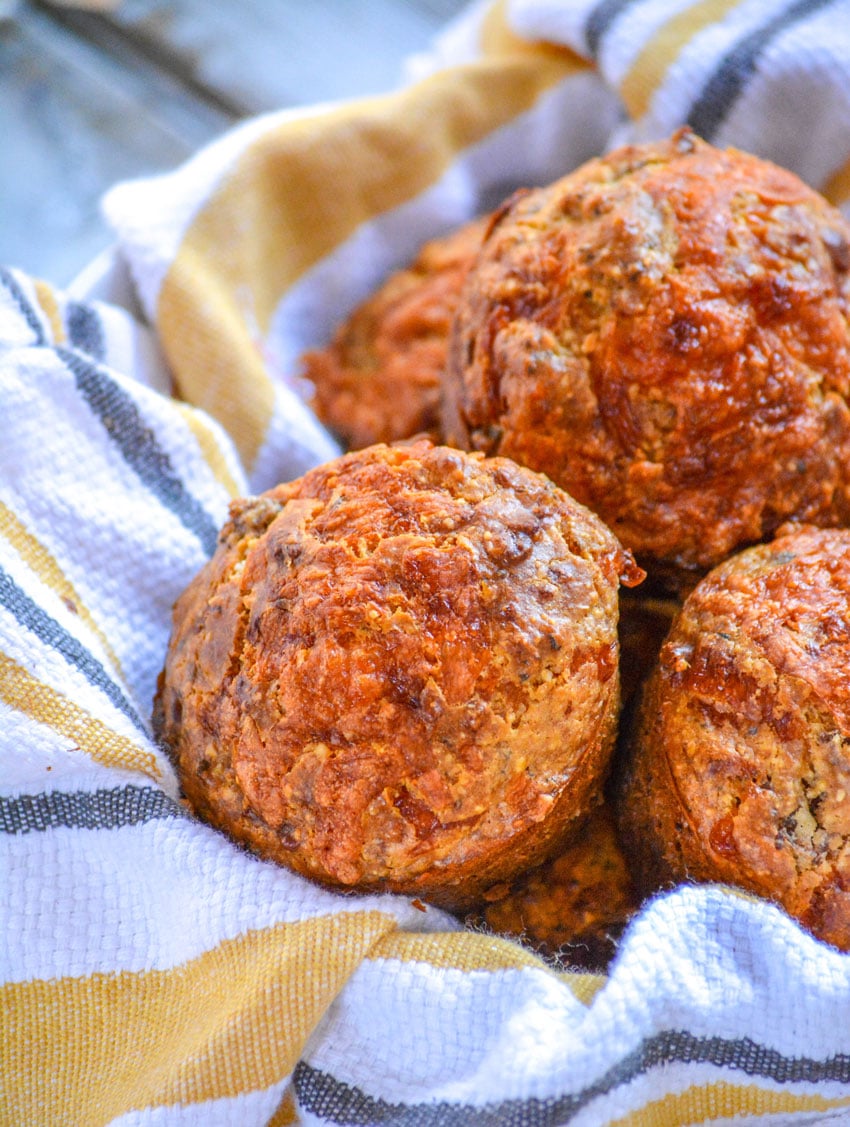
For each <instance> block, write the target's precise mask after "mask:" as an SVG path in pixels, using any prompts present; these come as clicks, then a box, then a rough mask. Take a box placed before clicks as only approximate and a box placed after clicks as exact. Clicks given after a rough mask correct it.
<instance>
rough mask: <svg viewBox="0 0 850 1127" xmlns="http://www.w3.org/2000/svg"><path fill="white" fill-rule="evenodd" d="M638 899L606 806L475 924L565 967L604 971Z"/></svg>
mask: <svg viewBox="0 0 850 1127" xmlns="http://www.w3.org/2000/svg"><path fill="white" fill-rule="evenodd" d="M637 908H638V897H637V893H636V891H635V888H634V885H633V883H632V879H631V875H630V873H629V869H628V866H627V864H626V859H625V857H624V855H623V851H622V849H621V847H620V843H619V840H618V838H617V830H616V827H615V825H614V820H613V817H612V815H611V809H610V807H609V806H608V805H607V804H605V805H603V806H600V807H599V808H598V809H597V810H595V811H594V812H593V814H591V816H590V819H589V821H588V822H587V824H586V825H585V827H584V828H583V830H582V831H581V833H580V835H579V836H578V837H577V838H576V840H575V841H574V842H573V843H572V844H571V845H569V846H568V847H567V848H566V849H565V850H564V852H562V853H560V854H559V855H558V856H557V857H555V858H554V859H553V860H552V861H548V862H546V863H545V864H543V865H540V866H538V867H537V868H535V869H532V870H531V872H529V873H527V874H524V875H523V876H521V877H519V878H518V880H516V881H515V882H514V884H513V886H512V887H511V888H510V890H509V891H508V892H507V895H505V896H504V897H503V898H501V899H498V900H496V901H495V902H493V903H490V904H487V905H486V906H485V907H484V908H483V910H482V911H481V914H480V915H481V919H482V920H483V921H484V922H485V923H486V924H487V926H488V927H489V928H491V929H492V930H493V931H496V932H499V933H500V934H502V935H510V936H515V937H517V938H522V939H523V941H524V942H525V943H526V944H528V945H529V946H531V947H533V948H535V949H536V950H539V951H540V952H542V953H543V954H545V955H549V956H551V957H555V958H557V959H558V960H559V961H561V962H562V963H564V964H565V965H569V966H573V967H575V966H581V967H585V968H587V969H595V970H598V969H604V967H605V965H606V964H607V963H608V961H609V960H610V958H611V956H612V955H613V954H614V947H615V944H616V941H617V939H618V938H619V937H620V935H621V933H622V931H623V929H624V928H625V926H626V924H627V923H628V921H629V919H630V918H631V916H632V915H634V913H635V912H636V911H637Z"/></svg>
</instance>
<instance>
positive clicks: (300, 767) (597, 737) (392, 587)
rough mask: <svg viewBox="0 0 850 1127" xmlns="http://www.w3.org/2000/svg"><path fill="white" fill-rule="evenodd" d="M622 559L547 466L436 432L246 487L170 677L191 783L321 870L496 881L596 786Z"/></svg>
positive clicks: (177, 645)
mask: <svg viewBox="0 0 850 1127" xmlns="http://www.w3.org/2000/svg"><path fill="white" fill-rule="evenodd" d="M621 577H622V578H623V579H624V580H625V581H626V582H635V581H636V580H637V579H638V578H639V577H640V572H639V571H638V569H636V568H635V566H634V563H633V561H632V560H631V558H630V556H628V554H627V553H625V552H624V551H623V550H622V549H621V547H620V545H619V544H618V543H617V541H616V539H615V538H614V537H613V536H612V535H611V533H610V532H609V531H608V530H607V529H606V528H605V527H604V526H603V525H602V523H601V522H600V521H599V520H598V519H597V518H596V517H595V516H593V515H592V514H591V513H589V512H588V511H587V510H586V509H584V508H583V507H582V506H580V505H578V504H577V503H575V502H574V501H572V499H571V498H569V497H568V496H567V495H566V494H564V493H563V491H562V490H560V489H558V488H557V487H556V486H554V485H553V484H552V483H551V482H549V481H548V480H547V479H545V478H544V477H542V476H540V475H537V474H534V473H531V472H530V471H528V470H525V469H522V468H520V467H518V466H516V465H514V464H513V463H511V462H509V461H507V460H504V459H494V460H487V459H485V458H484V457H483V456H481V455H478V454H474V455H470V454H465V453H463V452H461V451H457V450H451V449H448V448H444V447H434V446H432V445H431V444H430V443H429V442H427V441H425V440H422V441H419V442H417V443H415V444H414V445H411V446H409V447H386V446H376V447H370V448H368V449H366V450H363V451H360V452H357V453H353V454H349V455H346V456H344V457H342V458H340V459H338V460H336V461H335V462H332V463H329V464H328V465H326V466H323V467H320V468H318V469H316V470H313V471H311V472H310V473H308V474H306V475H305V476H304V477H303V478H301V479H299V480H298V481H296V482H292V483H289V484H287V485H282V486H279V487H278V488H276V489H274V490H271V491H270V492H269V493H267V494H264V495H263V496H261V497H259V498H254V499H248V500H246V501H242V502H239V503H237V504H235V505H234V507H233V509H232V514H231V520H230V522H229V523H228V524H227V525H226V526H225V528H224V530H223V532H222V535H221V540H220V546H219V549H218V551H217V552H216V554H215V556H214V558H213V559H212V561H211V562H210V564H209V565H208V566H207V567H206V568H205V569H204V571H203V572H202V573H201V574H200V575H199V576H198V577H197V579H196V580H195V581H194V583H193V584H192V585H191V586H190V588H189V589H188V591H187V592H186V593H185V594H184V595H183V596H182V597H181V599H180V600H179V601H178V603H177V605H176V607H175V612H174V633H173V637H172V642H171V647H170V650H169V655H168V660H167V664H166V670H165V675H164V679H163V685H162V689H161V693H160V705H159V711H160V720H159V724H160V729H161V734H162V736H163V738H164V740H165V742H166V744H167V745H168V746H169V747H170V748H171V750H172V754H173V755H174V757H175V760H176V762H177V764H178V768H179V770H180V774H181V779H182V781H183V785H184V789H185V791H186V794H187V796H188V797H189V799H190V801H191V802H192V803H193V804H194V805H195V806H196V809H199V810H200V811H201V812H202V813H205V814H206V815H207V816H211V817H212V820H214V821H216V823H217V824H219V825H223V826H224V827H225V828H227V829H229V830H231V832H234V833H235V834H236V836H238V837H240V838H241V839H242V840H246V841H248V842H249V844H252V845H254V846H255V847H257V848H258V849H260V850H261V851H262V852H265V853H266V854H268V855H273V856H275V857H276V859H278V860H282V861H283V862H284V863H287V864H290V865H291V866H292V867H294V868H296V869H299V870H300V871H302V872H305V873H307V874H308V875H311V876H314V877H317V878H318V879H320V880H323V881H325V882H327V883H331V884H336V885H343V886H351V885H357V886H360V887H364V886H366V887H369V886H374V887H378V886H380V887H392V888H396V887H397V888H408V887H410V888H411V889H413V890H421V891H422V892H423V894H426V893H427V892H428V891H429V889H430V888H431V884H432V883H435V884H436V885H439V886H441V885H442V884H444V883H448V884H449V885H451V886H458V885H462V884H463V881H464V880H466V879H467V878H469V880H471V881H472V882H473V883H476V884H477V885H480V886H481V887H485V886H486V885H487V884H488V883H492V882H493V880H496V879H501V877H502V876H503V875H504V872H503V870H505V869H508V870H511V871H512V870H513V869H514V868H515V867H520V866H521V865H522V864H524V863H526V862H527V861H528V857H526V855H525V853H524V852H523V850H524V849H525V846H524V845H523V844H522V843H523V842H524V841H526V840H527V842H528V843H529V844H528V848H529V849H530V851H531V855H539V854H540V853H541V852H545V851H546V849H547V848H548V844H549V839H550V837H554V836H557V834H559V833H560V832H561V831H562V830H563V826H564V824H565V823H567V822H569V821H572V820H574V819H577V818H578V817H580V816H581V815H583V814H584V813H585V812H586V811H587V810H588V809H589V808H590V806H591V805H592V804H593V802H594V801H595V796H596V792H597V791H598V789H599V786H600V784H601V777H602V774H603V773H604V769H605V765H606V762H607V756H608V753H609V751H610V744H611V740H612V738H613V727H614V724H615V721H616V710H617V700H618V692H617V684H618V678H617V589H618V585H619V582H620V579H621ZM559 803H560V805H559ZM553 813H554V817H553V818H552V820H551V822H550V815H552V814H553ZM544 822H545V823H546V829H545V832H542V830H541V827H542V826H543V824H544ZM491 861H492V862H493V866H494V867H492V871H491V867H488V866H490V862H491ZM420 877H421V880H419V878H420ZM417 882H418V883H417Z"/></svg>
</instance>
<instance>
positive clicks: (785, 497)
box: [444, 130, 850, 589]
mask: <svg viewBox="0 0 850 1127" xmlns="http://www.w3.org/2000/svg"><path fill="white" fill-rule="evenodd" d="M849 300H850V226H848V224H847V223H846V221H845V220H844V219H843V218H842V216H841V215H840V214H839V212H837V211H836V210H835V209H834V208H832V207H831V206H829V205H828V204H827V203H826V201H825V200H823V199H822V198H821V197H820V196H819V195H818V194H817V193H815V192H814V191H812V190H811V189H810V188H808V187H806V185H805V184H803V183H802V182H801V181H800V180H799V179H798V178H797V177H796V176H794V175H792V174H791V173H790V172H787V171H785V170H783V169H780V168H778V167H776V166H775V165H773V164H770V163H768V162H766V161H764V160H759V159H756V158H755V157H753V156H749V155H747V154H745V153H742V152H738V151H735V150H725V151H720V150H718V149H716V148H713V147H712V146H710V145H708V144H705V143H704V142H702V141H700V140H699V139H698V138H697V137H696V136H694V135H693V134H692V133H690V132H688V131H686V130H682V131H680V132H678V133H677V134H675V135H674V136H673V137H672V139H670V140H668V141H665V142H661V143H656V144H648V145H636V146H629V147H625V148H621V149H618V150H617V151H615V152H613V153H611V154H610V155H608V156H606V157H604V158H601V159H597V160H593V161H591V162H590V163H588V164H586V165H584V166H582V167H581V168H580V169H578V170H577V171H576V172H574V173H572V174H571V175H569V176H567V177H565V178H563V179H561V180H558V181H557V182H555V183H554V184H552V185H550V186H548V187H545V188H541V189H537V190H533V191H529V192H525V193H520V194H518V195H517V196H515V197H514V198H513V199H512V200H511V201H509V202H508V203H507V204H506V205H505V207H504V208H503V210H502V212H501V215H499V216H497V217H496V218H495V219H494V222H493V226H492V230H491V232H490V234H489V236H488V238H487V239H486V241H485V243H484V247H483V250H482V252H481V254H480V255H479V257H478V259H477V261H476V263H475V266H474V268H473V269H472V270H471V271H470V273H469V274H468V276H467V280H466V283H465V286H464V289H463V293H462V296H461V302H460V305H459V307H458V313H457V315H456V319H455V323H454V326H453V330H452V340H451V344H450V350H449V360H448V367H447V373H446V387H445V404H444V425H445V437H446V441H448V442H449V443H451V444H454V445H458V446H461V447H463V448H467V449H475V450H481V451H483V452H485V453H486V454H488V455H504V456H508V457H511V458H514V459H515V460H517V461H518V462H521V463H522V464H524V465H527V466H530V467H531V468H533V469H536V470H539V471H541V472H543V473H546V474H548V475H549V476H550V477H551V478H552V479H553V480H554V481H555V482H557V483H558V484H559V485H561V486H562V487H563V488H564V489H566V490H567V491H568V492H569V493H570V494H572V495H573V496H574V497H575V498H576V499H577V500H579V501H581V502H582V503H583V504H585V505H587V506H588V507H589V508H591V509H592V510H593V511H594V512H596V513H597V514H598V515H600V516H601V517H602V519H603V520H604V521H605V522H606V524H608V525H609V527H610V528H611V529H612V530H613V531H614V533H615V534H616V535H617V536H618V538H619V539H620V540H621V542H622V543H623V544H624V545H625V546H626V547H628V548H630V549H632V551H633V552H634V553H635V555H636V557H637V559H638V562H639V563H641V564H642V565H643V566H645V567H646V569H647V572H648V574H649V578H650V580H652V579H653V578H655V579H658V580H659V582H663V583H664V584H666V585H667V586H668V587H670V588H674V589H677V588H679V587H684V588H686V587H688V586H692V585H693V582H695V580H696V579H697V578H699V576H700V575H701V574H703V573H704V572H705V571H706V570H708V569H709V568H711V567H712V566H714V565H715V564H717V563H719V562H720V561H721V560H723V559H724V558H726V557H727V556H728V555H730V554H731V553H732V552H734V551H735V550H737V549H738V548H740V547H744V546H747V545H749V544H752V543H758V542H760V541H764V540H767V539H769V538H770V537H771V536H772V535H773V533H774V532H775V531H776V529H777V528H778V527H779V526H780V525H781V524H782V523H783V522H784V521H786V520H791V519H794V520H798V521H805V522H808V523H812V524H817V525H819V526H823V527H830V526H840V525H842V524H846V523H848V520H850V494H849V493H848V486H849V484H850V483H849V482H848V478H850V408H848V401H847V400H848V394H850V327H848V301H849Z"/></svg>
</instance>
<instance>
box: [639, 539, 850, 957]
mask: <svg viewBox="0 0 850 1127" xmlns="http://www.w3.org/2000/svg"><path fill="white" fill-rule="evenodd" d="M618 807H619V818H620V824H621V829H622V833H623V840H624V841H628V843H629V846H630V850H632V852H633V855H634V857H635V858H636V859H637V861H638V866H637V871H638V872H639V873H640V875H641V883H642V885H643V887H644V888H645V889H647V890H649V889H652V888H655V887H659V886H661V885H663V884H665V883H669V882H671V881H681V880H697V881H723V882H727V883H729V884H734V885H739V886H741V887H742V888H745V889H748V890H749V891H751V892H754V893H757V894H758V895H761V896H765V897H769V898H771V899H773V900H776V901H778V902H779V903H780V904H782V905H783V906H784V907H785V909H786V910H787V911H788V912H789V914H790V915H792V916H794V917H796V918H797V919H798V920H799V921H800V922H801V923H802V924H803V925H804V926H805V927H807V928H808V929H809V930H810V931H811V932H812V933H813V934H814V935H816V936H818V937H820V938H821V939H824V940H826V941H828V942H830V943H833V944H835V945H836V946H838V947H840V948H842V949H850V844H848V843H850V531H847V530H835V529H816V528H812V527H797V528H794V527H789V528H787V529H782V530H780V534H779V535H778V536H777V538H776V539H775V540H774V541H773V542H772V543H770V544H766V545H759V546H758V547H754V548H750V549H747V550H746V551H744V552H742V553H740V554H739V555H737V556H736V557H734V558H732V559H730V560H728V561H727V562H726V563H724V564H721V565H720V566H719V567H718V568H716V569H715V570H713V571H712V572H710V573H709V575H707V576H706V577H705V578H704V579H703V580H702V581H701V582H700V583H699V584H698V585H697V587H696V588H695V589H694V591H693V592H692V593H691V595H690V596H689V597H688V599H687V600H686V601H685V604H684V607H683V609H682V611H681V614H680V615H679V617H678V619H677V620H676V622H675V624H674V626H673V628H672V630H671V633H670V635H669V637H668V639H667V641H666V642H665V644H664V646H663V647H662V649H661V655H660V661H659V664H658V666H657V668H656V670H655V671H654V672H653V673H652V675H651V676H650V679H649V681H648V682H647V685H646V689H645V691H644V693H643V695H642V699H641V704H640V708H639V710H638V715H637V722H636V729H635V732H634V738H633V746H632V749H631V760H630V762H629V765H628V768H627V772H626V775H625V778H624V780H623V782H622V787H621V793H620V796H619V800H618Z"/></svg>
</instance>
